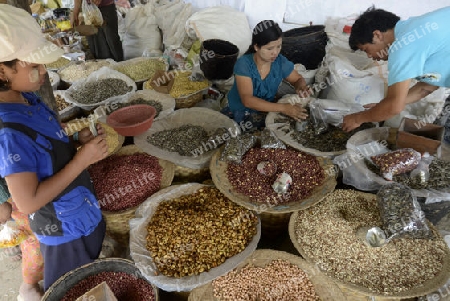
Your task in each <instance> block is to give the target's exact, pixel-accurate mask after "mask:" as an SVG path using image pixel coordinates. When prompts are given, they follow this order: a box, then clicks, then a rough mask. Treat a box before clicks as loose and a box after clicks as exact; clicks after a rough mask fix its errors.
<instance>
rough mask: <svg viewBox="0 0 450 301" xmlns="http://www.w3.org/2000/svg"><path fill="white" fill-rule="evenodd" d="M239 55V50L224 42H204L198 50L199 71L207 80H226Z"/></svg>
mask: <svg viewBox="0 0 450 301" xmlns="http://www.w3.org/2000/svg"><path fill="white" fill-rule="evenodd" d="M238 55H239V48H238V47H237V46H236V45H234V44H232V43H230V42H228V41H224V40H219V39H212V40H205V41H203V43H202V46H201V48H200V69H201V70H202V71H203V74H204V75H205V77H206V78H207V79H209V80H222V79H228V78H230V77H231V76H232V75H233V67H234V64H235V63H236V60H237V57H238Z"/></svg>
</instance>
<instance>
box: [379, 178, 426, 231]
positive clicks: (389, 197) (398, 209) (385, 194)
mask: <svg viewBox="0 0 450 301" xmlns="http://www.w3.org/2000/svg"><path fill="white" fill-rule="evenodd" d="M377 201H378V207H379V209H380V216H381V221H382V223H383V230H384V231H385V232H386V234H387V238H388V239H391V238H398V237H405V236H406V237H410V238H432V237H433V234H432V232H431V231H430V228H429V227H428V225H427V221H426V219H425V213H424V212H423V211H422V210H421V208H420V205H419V203H418V202H417V199H416V197H415V196H414V195H413V193H412V190H411V189H410V188H408V187H406V186H404V185H401V184H398V183H392V184H388V185H384V186H383V187H381V189H380V190H379V191H378V193H377Z"/></svg>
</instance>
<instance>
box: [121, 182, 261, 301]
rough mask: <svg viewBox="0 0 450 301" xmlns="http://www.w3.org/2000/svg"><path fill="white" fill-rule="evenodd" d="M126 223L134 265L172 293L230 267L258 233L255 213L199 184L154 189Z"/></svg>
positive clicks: (242, 256) (253, 244)
mask: <svg viewBox="0 0 450 301" xmlns="http://www.w3.org/2000/svg"><path fill="white" fill-rule="evenodd" d="M130 226H131V231H130V255H131V257H132V259H133V260H134V262H135V263H136V266H137V267H138V268H139V270H140V271H141V272H142V273H143V275H144V276H145V277H146V278H147V279H148V280H149V281H150V282H151V283H153V284H155V285H156V286H158V287H159V288H161V289H163V290H165V291H170V292H189V291H191V290H192V289H194V288H196V287H198V286H200V285H203V284H206V283H208V282H209V281H212V280H213V279H214V278H216V277H218V276H221V275H223V274H225V273H227V272H228V271H230V270H232V269H233V268H235V267H236V266H237V265H238V264H239V263H240V262H242V261H243V260H244V259H245V258H247V257H248V256H249V255H250V254H251V253H253V251H254V250H255V249H256V247H257V244H258V241H259V238H260V234H261V228H260V222H259V218H258V216H257V215H256V214H255V213H254V212H253V211H251V210H248V209H246V208H244V207H242V206H239V205H237V204H235V203H234V202H231V201H230V200H229V199H228V198H227V197H226V196H224V195H223V194H222V193H221V192H220V191H219V190H218V189H217V188H215V187H213V186H208V185H202V184H197V183H190V184H184V185H172V186H171V187H168V188H166V189H163V190H161V191H159V192H157V193H156V194H154V195H153V196H152V197H150V198H149V199H148V200H147V201H146V202H145V203H143V204H142V205H141V206H140V207H139V209H138V210H137V211H136V218H134V219H132V220H131V221H130Z"/></svg>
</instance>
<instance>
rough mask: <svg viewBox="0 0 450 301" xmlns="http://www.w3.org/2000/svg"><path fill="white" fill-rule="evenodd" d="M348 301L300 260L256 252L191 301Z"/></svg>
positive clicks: (193, 294)
mask: <svg viewBox="0 0 450 301" xmlns="http://www.w3.org/2000/svg"><path fill="white" fill-rule="evenodd" d="M235 300H280V301H283V300H285V301H318V300H322V301H345V300H347V299H346V298H345V297H344V295H343V294H342V292H341V291H340V289H339V287H338V286H337V285H336V284H335V283H334V282H333V281H332V280H330V279H329V278H328V277H326V276H325V275H323V274H322V273H321V272H320V271H319V270H318V269H317V268H316V267H315V266H314V265H312V264H310V263H308V262H306V261H305V260H304V259H302V258H301V257H299V256H296V255H293V254H289V253H286V252H282V251H275V250H267V249H262V250H256V251H255V252H253V254H252V255H251V256H249V257H248V258H247V259H246V260H245V261H243V262H241V263H240V264H239V265H238V266H237V267H236V268H235V269H233V270H232V271H230V272H228V273H227V274H226V275H223V276H220V277H218V278H216V279H214V280H213V281H211V282H210V283H208V284H206V285H203V286H201V287H198V288H196V289H194V290H193V291H192V292H191V293H190V295H189V299H188V301H235Z"/></svg>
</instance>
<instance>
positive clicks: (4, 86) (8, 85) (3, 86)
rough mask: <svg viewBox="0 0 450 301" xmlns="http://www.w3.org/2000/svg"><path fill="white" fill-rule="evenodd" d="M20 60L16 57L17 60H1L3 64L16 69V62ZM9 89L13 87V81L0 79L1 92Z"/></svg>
mask: <svg viewBox="0 0 450 301" xmlns="http://www.w3.org/2000/svg"><path fill="white" fill-rule="evenodd" d="M18 61H19V60H17V59H15V60H12V61H6V62H1V63H0V64H3V65H5V66H7V67H9V68H12V69H14V70H15V67H16V63H17V62H18ZM9 89H11V83H10V82H7V81H4V80H1V79H0V92H2V91H8V90H9Z"/></svg>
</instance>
